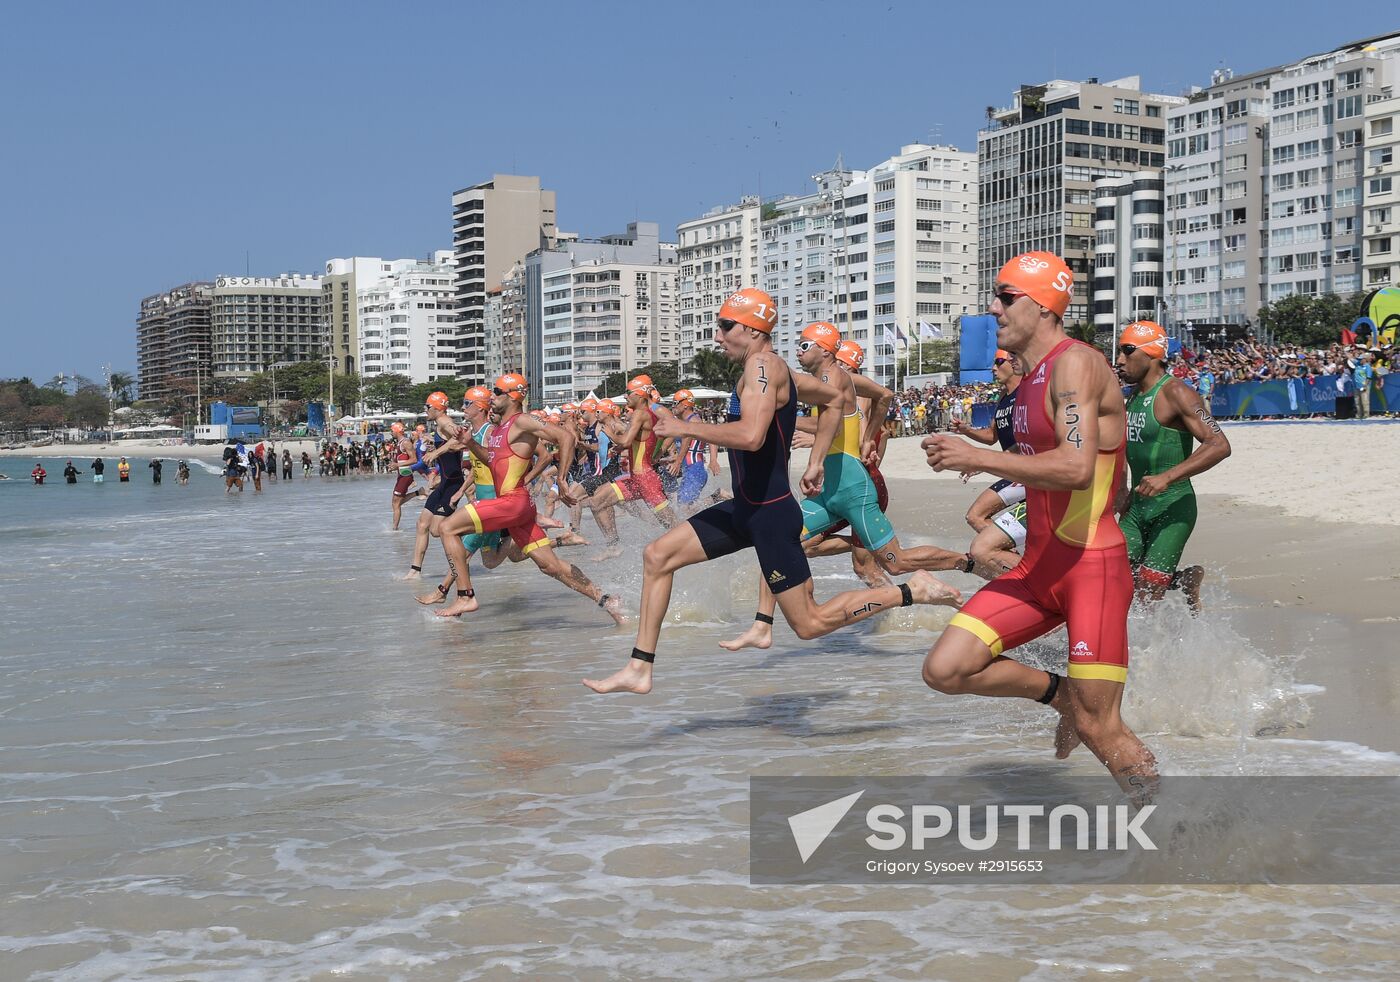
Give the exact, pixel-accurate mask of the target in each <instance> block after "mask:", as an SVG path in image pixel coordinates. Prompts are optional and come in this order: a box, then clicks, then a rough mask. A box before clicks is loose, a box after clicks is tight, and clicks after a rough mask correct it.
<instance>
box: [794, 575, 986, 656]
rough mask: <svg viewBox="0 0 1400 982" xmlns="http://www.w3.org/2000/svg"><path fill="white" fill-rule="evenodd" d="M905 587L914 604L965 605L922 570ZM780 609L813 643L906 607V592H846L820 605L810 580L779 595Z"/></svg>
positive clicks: (895, 589) (958, 595)
mask: <svg viewBox="0 0 1400 982" xmlns="http://www.w3.org/2000/svg"><path fill="white" fill-rule="evenodd" d="M904 587H908V588H909V594H910V600H911V601H912V602H913V603H915V604H921V605H929V606H933V605H937V606H946V607H958V606H961V604H962V594H961V593H960V592H958V591H957V590H955V589H953V588H952V587H950V586H948V585H947V584H946V583H940V582H939V581H938V580H936V579H934V578H933V577H932V576H930V575H929V574H928V573H925V572H923V571H922V570H920V571H919V572H917V573H915V574H914V575H913V576H911V577H910V578H909V582H908V583H906V584H904ZM778 606H779V607H781V608H782V609H783V617H784V618H786V619H787V622H788V624H790V625H791V626H792V629H793V631H795V632H796V634H797V636H798V637H799V638H801V639H802V640H804V641H810V640H812V639H813V638H819V637H822V636H823V635H826V634H830V633H831V632H832V631H835V630H837V629H838V628H842V627H846V626H847V625H850V624H855V623H856V622H858V621H863V620H865V619H866V618H868V617H873V616H874V615H876V614H882V613H884V612H885V611H887V610H892V609H894V608H895V607H902V606H904V589H903V587H899V586H885V587H878V588H876V589H874V590H847V591H846V592H844V593H838V594H837V595H836V596H834V597H832V598H831V599H830V600H828V601H826V603H823V604H818V603H817V602H816V598H815V596H814V594H813V588H812V581H811V580H810V579H809V580H807V582H806V583H805V584H804V585H803V586H802V587H800V588H797V589H792V590H784V591H783V592H782V593H780V594H778Z"/></svg>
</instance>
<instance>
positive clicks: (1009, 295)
mask: <svg viewBox="0 0 1400 982" xmlns="http://www.w3.org/2000/svg"><path fill="white" fill-rule="evenodd" d="M1024 296H1026V294H1024V293H1022V292H1021V291H1020V290H1011V289H1007V288H1005V287H1003V288H1002V289H1000V290H998V291H996V292H995V293H993V294H992V299H993V300H1000V301H1001V305H1002V306H1003V307H1010V306H1011V305H1012V304H1013V303H1015V302H1016V301H1017V300H1019V299H1021V298H1022V297H1024Z"/></svg>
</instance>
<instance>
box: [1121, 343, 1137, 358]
mask: <svg viewBox="0 0 1400 982" xmlns="http://www.w3.org/2000/svg"><path fill="white" fill-rule="evenodd" d="M1137 349H1138V346H1137V345H1135V344H1120V345H1119V346H1118V350H1119V351H1121V352H1122V353H1123V357H1124V358H1130V357H1132V354H1133V352H1134V351H1136V350H1137Z"/></svg>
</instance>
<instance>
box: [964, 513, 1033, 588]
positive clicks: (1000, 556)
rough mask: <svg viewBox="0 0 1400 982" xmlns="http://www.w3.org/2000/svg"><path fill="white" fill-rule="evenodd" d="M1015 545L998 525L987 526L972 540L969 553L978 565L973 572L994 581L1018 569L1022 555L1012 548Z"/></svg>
mask: <svg viewBox="0 0 1400 982" xmlns="http://www.w3.org/2000/svg"><path fill="white" fill-rule="evenodd" d="M1013 545H1015V543H1014V542H1013V540H1012V539H1011V536H1009V535H1007V534H1006V533H1005V532H1003V531H1002V530H1001V529H1000V528H999V527H998V526H996V525H987V526H985V527H984V528H983V529H982V531H980V532H978V533H977V534H976V535H975V536H973V538H972V545H971V546H970V547H969V548H968V552H969V553H970V554H971V555H972V559H973V561H974V562H975V563H976V564H977V565H976V566H974V567H973V570H972V571H973V572H974V573H976V574H977V575H978V576H980V577H982V578H983V579H984V580H994V579H996V578H997V577H998V576H1000V575H1001V574H1002V573H1005V572H1008V571H1010V570H1013V569H1015V568H1016V566H1017V565H1018V564H1019V563H1020V562H1021V557H1020V555H1019V554H1018V553H1017V552H1016V550H1015V549H1013V548H1011V547H1012V546H1013Z"/></svg>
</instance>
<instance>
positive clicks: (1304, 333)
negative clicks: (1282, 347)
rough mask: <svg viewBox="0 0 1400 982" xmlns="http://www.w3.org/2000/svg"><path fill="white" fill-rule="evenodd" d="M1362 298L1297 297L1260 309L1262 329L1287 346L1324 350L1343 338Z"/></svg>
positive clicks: (1331, 295) (1266, 305) (1334, 296)
mask: <svg viewBox="0 0 1400 982" xmlns="http://www.w3.org/2000/svg"><path fill="white" fill-rule="evenodd" d="M1360 303H1361V300H1360V297H1359V296H1355V295H1353V296H1350V297H1340V296H1338V295H1337V294H1335V293H1324V294H1323V295H1322V296H1320V297H1306V296H1302V295H1301V294H1296V293H1295V294H1294V295H1292V296H1289V297H1284V298H1283V299H1282V300H1278V301H1275V302H1274V303H1266V304H1265V305H1264V306H1262V307H1260V308H1259V326H1260V327H1263V328H1265V329H1267V330H1268V331H1269V332H1270V333H1271V334H1273V336H1274V339H1275V340H1276V341H1278V342H1282V343H1284V344H1300V345H1304V346H1305V347H1310V348H1314V347H1321V346H1323V345H1327V344H1331V343H1332V342H1333V341H1336V340H1337V339H1338V338H1340V337H1341V333H1342V328H1344V327H1349V326H1350V325H1351V323H1352V321H1354V320H1355V319H1356V311H1357V309H1358V307H1359V306H1360Z"/></svg>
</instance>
